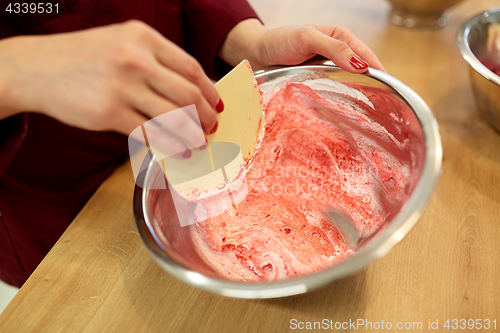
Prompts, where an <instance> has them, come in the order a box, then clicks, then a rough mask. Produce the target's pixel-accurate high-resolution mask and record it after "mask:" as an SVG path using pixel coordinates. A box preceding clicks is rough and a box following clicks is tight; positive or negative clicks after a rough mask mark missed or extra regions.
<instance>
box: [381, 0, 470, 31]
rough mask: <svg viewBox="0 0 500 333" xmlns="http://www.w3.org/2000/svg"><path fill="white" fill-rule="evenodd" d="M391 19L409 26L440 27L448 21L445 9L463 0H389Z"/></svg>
mask: <svg viewBox="0 0 500 333" xmlns="http://www.w3.org/2000/svg"><path fill="white" fill-rule="evenodd" d="M388 1H389V2H390V3H391V6H392V7H391V13H390V15H389V20H390V22H391V23H392V24H395V25H400V26H405V27H408V28H420V27H427V28H440V27H442V26H444V25H446V23H447V22H448V18H447V16H446V15H445V11H446V10H447V9H448V8H450V7H452V6H454V5H456V4H457V3H459V2H461V1H462V0H388Z"/></svg>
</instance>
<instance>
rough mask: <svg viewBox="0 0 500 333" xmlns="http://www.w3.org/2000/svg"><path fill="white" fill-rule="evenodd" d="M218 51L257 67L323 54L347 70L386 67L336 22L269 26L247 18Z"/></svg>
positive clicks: (234, 61)
mask: <svg viewBox="0 0 500 333" xmlns="http://www.w3.org/2000/svg"><path fill="white" fill-rule="evenodd" d="M243 41H244V42H243ZM219 55H220V57H221V58H222V59H223V60H225V61H226V62H228V63H229V64H230V65H235V64H237V63H239V62H240V61H241V60H242V59H244V58H247V59H249V60H250V63H251V64H252V68H253V69H254V70H256V69H259V68H263V67H266V66H271V65H297V64H300V63H302V62H304V61H306V60H308V59H311V58H313V57H314V56H316V55H322V56H324V57H326V58H328V59H330V60H332V61H333V62H334V63H335V64H336V65H337V66H339V67H340V68H342V69H344V70H346V71H348V72H352V73H363V72H365V71H366V70H367V68H368V66H371V67H373V68H376V69H380V70H383V71H385V69H384V67H383V66H382V64H381V63H380V61H379V60H378V59H377V56H376V55H375V53H373V51H372V50H370V48H369V47H368V46H366V44H365V43H363V42H362V41H361V40H359V39H358V38H356V36H354V34H353V33H352V32H350V31H349V30H348V29H346V28H344V27H341V26H335V25H301V26H289V27H281V28H276V29H266V28H265V27H264V26H262V24H261V23H260V21H259V20H257V19H248V20H245V21H242V22H240V23H238V24H237V25H236V26H235V27H234V28H233V29H232V30H231V31H230V33H229V34H228V37H227V38H226V41H225V42H224V45H223V47H222V50H221V52H220V54H219Z"/></svg>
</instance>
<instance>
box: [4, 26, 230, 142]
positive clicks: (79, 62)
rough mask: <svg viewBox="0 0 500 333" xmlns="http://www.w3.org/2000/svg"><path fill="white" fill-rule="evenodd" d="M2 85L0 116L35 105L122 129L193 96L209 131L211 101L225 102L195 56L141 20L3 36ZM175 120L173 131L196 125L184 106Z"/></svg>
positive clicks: (87, 125) (74, 120) (60, 116)
mask: <svg viewBox="0 0 500 333" xmlns="http://www.w3.org/2000/svg"><path fill="white" fill-rule="evenodd" d="M0 92H1V97H2V98H0V119H2V118H5V117H6V116H9V115H11V114H15V113H19V112H23V111H34V112H40V113H43V114H45V115H47V116H50V117H53V118H55V119H57V120H59V121H61V122H63V123H65V124H68V125H72V126H76V127H79V128H83V129H87V130H97V131H116V132H119V133H122V134H125V135H129V134H130V133H131V132H132V131H133V130H134V129H135V128H137V127H138V126H140V125H141V124H143V123H144V122H146V121H147V120H148V119H149V118H155V117H157V116H158V115H161V114H164V113H165V112H167V111H170V110H174V109H178V108H180V107H184V106H187V105H191V104H195V105H196V107H197V111H198V115H199V118H200V121H201V126H202V127H203V130H204V132H205V133H210V132H211V131H213V129H214V128H216V126H217V119H216V114H217V113H216V110H215V109H216V108H218V109H219V110H220V109H221V108H223V104H221V102H220V97H219V94H218V93H217V91H216V90H215V88H214V86H213V85H212V83H211V82H210V80H209V78H208V77H207V76H206V75H205V73H204V72H203V69H202V67H201V66H200V65H199V63H198V62H197V61H196V60H195V59H194V58H193V57H191V56H190V55H189V54H187V53H186V52H185V51H184V50H182V49H181V48H179V47H178V46H177V45H175V44H174V43H172V42H170V41H169V40H167V39H165V38H164V37H162V36H161V35H160V34H159V33H158V32H157V31H155V30H154V29H152V28H150V27H149V26H147V25H146V24H143V23H140V22H138V21H130V22H126V23H122V24H115V25H110V26H106V27H100V28H95V29H89V30H84V31H79V32H73V33H64V34H56V35H48V36H36V37H31V36H29V37H28V36H23V37H15V38H10V39H7V40H4V41H2V42H0ZM178 122H179V124H176V125H175V126H174V127H176V128H178V129H179V130H178V131H177V132H178V133H176V134H180V135H187V134H186V133H189V130H188V129H189V128H191V129H195V127H196V126H197V128H198V129H199V124H196V121H193V119H192V117H190V116H189V114H187V113H186V116H185V117H179V120H178ZM189 140H190V139H189V135H188V137H186V138H184V140H183V141H184V142H189Z"/></svg>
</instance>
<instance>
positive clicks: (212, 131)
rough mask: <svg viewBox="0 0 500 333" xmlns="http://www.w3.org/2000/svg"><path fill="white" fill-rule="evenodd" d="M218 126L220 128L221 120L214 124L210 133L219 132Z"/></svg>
mask: <svg viewBox="0 0 500 333" xmlns="http://www.w3.org/2000/svg"><path fill="white" fill-rule="evenodd" d="M217 128H219V122H216V123H215V126H214V128H213V129H212V130H211V131H210V134H214V133H215V132H217Z"/></svg>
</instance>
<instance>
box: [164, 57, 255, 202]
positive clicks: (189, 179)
mask: <svg viewBox="0 0 500 333" xmlns="http://www.w3.org/2000/svg"><path fill="white" fill-rule="evenodd" d="M215 88H216V89H217V91H218V92H219V94H220V96H221V99H222V101H223V102H224V106H225V107H224V111H223V112H222V113H220V114H218V116H217V119H218V122H219V127H218V130H217V132H216V133H215V134H212V135H207V136H206V139H207V142H208V149H207V150H201V151H200V150H197V149H192V153H193V154H192V157H191V158H189V159H178V158H177V159H176V158H173V157H168V158H166V159H164V160H163V163H162V166H163V168H164V173H165V175H166V176H167V179H168V181H169V183H170V185H172V187H173V188H174V189H175V190H176V191H177V192H178V193H183V194H186V195H189V194H191V193H194V192H199V191H207V190H210V189H217V188H221V187H223V186H224V184H225V183H227V182H228V181H231V180H233V179H235V178H236V177H237V176H238V174H239V173H240V171H241V167H242V165H245V162H248V161H251V160H252V158H253V156H254V154H255V151H256V148H257V144H258V143H259V137H260V136H261V134H262V133H263V130H264V113H263V105H262V95H261V92H260V90H259V87H258V85H257V83H256V81H255V78H254V76H253V71H252V68H251V66H250V63H249V62H248V61H247V60H244V61H242V62H241V63H240V64H239V65H238V66H236V67H235V68H234V69H233V70H231V71H230V72H229V73H228V74H227V75H226V76H224V77H223V78H222V79H221V80H220V81H218V82H217V83H216V84H215ZM208 163H210V164H209V166H208V167H207V164H208Z"/></svg>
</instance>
